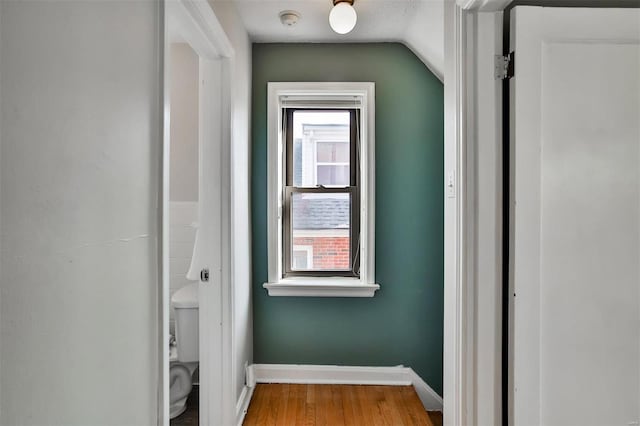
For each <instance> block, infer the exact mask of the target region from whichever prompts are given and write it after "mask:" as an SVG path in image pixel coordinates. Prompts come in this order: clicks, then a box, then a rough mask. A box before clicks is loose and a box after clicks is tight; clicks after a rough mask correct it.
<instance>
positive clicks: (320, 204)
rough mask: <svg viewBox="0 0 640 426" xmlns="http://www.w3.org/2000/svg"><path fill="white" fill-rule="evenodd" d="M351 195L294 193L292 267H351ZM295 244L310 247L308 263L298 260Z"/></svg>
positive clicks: (321, 269)
mask: <svg viewBox="0 0 640 426" xmlns="http://www.w3.org/2000/svg"><path fill="white" fill-rule="evenodd" d="M350 197H351V195H350V194H348V193H323V194H309V193H294V194H292V196H291V218H292V221H291V227H292V230H291V244H292V247H291V253H292V256H291V257H292V265H291V269H292V270H299V271H300V270H306V271H323V270H324V271H349V270H351V256H350V247H351V237H350V234H351V233H350V223H349V222H350V219H349V217H350V216H349V211H350V205H351V199H350ZM296 246H297V247H300V246H305V247H310V248H311V249H310V251H311V256H310V257H311V261H310V262H308V261H306V260H305V261H306V265H304V264H303V263H302V261H298V260H296V259H295V258H296ZM305 255H306V252H305Z"/></svg>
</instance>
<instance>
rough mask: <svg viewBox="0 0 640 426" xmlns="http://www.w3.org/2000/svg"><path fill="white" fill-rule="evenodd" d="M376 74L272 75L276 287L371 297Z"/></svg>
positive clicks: (271, 243) (271, 285) (271, 237)
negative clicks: (344, 78)
mask: <svg viewBox="0 0 640 426" xmlns="http://www.w3.org/2000/svg"><path fill="white" fill-rule="evenodd" d="M373 90H374V87H373V83H269V99H268V103H269V104H268V133H269V134H268V218H267V223H268V232H267V233H268V247H269V250H268V256H269V258H268V265H269V282H267V283H265V284H264V287H265V288H266V289H267V290H268V292H269V295H271V296H342V297H371V296H373V295H374V293H375V291H376V290H377V289H378V288H379V286H378V285H377V284H376V283H375V280H374V235H373V230H374V222H373V220H374V205H375V204H374V179H373V177H374V161H373V160H374V156H373V154H374V139H373V135H374V111H373V109H374V104H373V101H374V97H373Z"/></svg>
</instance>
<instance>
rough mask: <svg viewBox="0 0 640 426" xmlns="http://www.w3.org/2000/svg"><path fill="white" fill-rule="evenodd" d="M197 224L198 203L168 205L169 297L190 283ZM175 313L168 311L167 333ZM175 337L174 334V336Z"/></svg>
mask: <svg viewBox="0 0 640 426" xmlns="http://www.w3.org/2000/svg"><path fill="white" fill-rule="evenodd" d="M197 222H198V203H197V202H193V201H171V202H170V203H169V290H170V296H173V294H174V293H175V292H176V291H178V290H180V289H181V288H182V287H184V286H185V285H187V284H189V283H191V282H192V281H189V280H187V271H188V270H189V266H190V265H191V258H192V257H193V246H194V243H195V240H196V228H195V227H194V224H196V223H197ZM174 314H175V312H174V310H173V309H170V314H169V315H170V316H169V333H171V334H174V330H175V315H174ZM174 335H175V334H174Z"/></svg>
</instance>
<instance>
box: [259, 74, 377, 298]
mask: <svg viewBox="0 0 640 426" xmlns="http://www.w3.org/2000/svg"><path fill="white" fill-rule="evenodd" d="M267 92H268V96H267V253H268V256H267V258H268V260H267V263H268V272H269V275H268V282H266V283H264V284H263V287H264V288H265V289H267V291H268V293H269V295H270V296H311V297H372V296H373V295H374V293H375V291H376V290H378V289H379V288H380V286H379V285H378V284H376V283H375V83H372V82H278V83H273V82H270V83H268V85H267ZM288 96H291V97H296V98H305V97H308V98H310V99H323V98H324V99H331V100H333V99H337V100H338V99H339V100H343V101H344V100H347V99H349V98H351V99H353V101H354V102H353V103H354V106H355V104H356V102H357V101H359V105H358V106H357V107H356V108H358V109H360V111H361V112H360V114H361V119H362V120H363V121H364V122H365V125H364V126H362V128H361V129H360V132H361V141H362V142H363V143H361V144H360V161H361V165H360V167H361V182H360V188H361V200H360V230H361V247H360V250H361V253H360V259H361V262H360V277H359V278H345V277H295V278H282V277H283V271H282V261H281V256H282V244H283V241H282V213H283V210H282V204H283V201H284V197H283V190H282V188H284V182H285V181H284V178H285V176H284V172H285V169H284V165H285V163H284V162H285V157H284V156H285V149H284V139H283V137H284V135H283V130H282V128H281V126H280V125H279V123H281V122H282V109H283V107H284V105H283V100H284V99H286V97H288ZM338 102H339V101H338ZM352 108H353V106H352ZM364 142H366V143H364ZM274 253H275V255H274Z"/></svg>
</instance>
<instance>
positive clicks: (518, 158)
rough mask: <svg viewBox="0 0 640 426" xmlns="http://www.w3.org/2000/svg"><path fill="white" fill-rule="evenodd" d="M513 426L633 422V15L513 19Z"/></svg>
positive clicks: (638, 110)
mask: <svg viewBox="0 0 640 426" xmlns="http://www.w3.org/2000/svg"><path fill="white" fill-rule="evenodd" d="M511 13H512V15H511V17H512V21H511V24H512V27H511V48H512V50H514V51H515V58H516V66H515V77H514V78H513V79H512V80H511V83H510V84H511V86H510V87H511V147H512V148H511V151H512V152H511V194H510V197H511V198H510V209H511V232H510V248H511V253H510V260H511V262H510V274H511V279H510V285H511V294H510V296H511V306H510V339H511V340H510V343H511V345H510V346H511V347H510V352H511V359H510V361H511V362H510V379H511V380H510V401H509V402H510V405H509V408H510V416H511V421H510V424H512V425H516V426H524V425H536V426H537V425H545V426H546V425H558V426H560V425H562V426H571V425H576V426H577V425H580V426H584V425H598V426H606V425H624V426H627V425H637V424H638V423H637V422H638V421H639V420H640V413H639V410H640V44H639V42H640V10H639V9H578V8H542V7H522V6H521V7H516V8H514V10H513V11H512V12H511Z"/></svg>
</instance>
